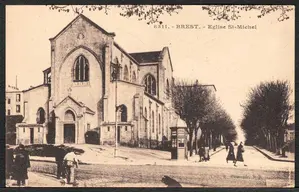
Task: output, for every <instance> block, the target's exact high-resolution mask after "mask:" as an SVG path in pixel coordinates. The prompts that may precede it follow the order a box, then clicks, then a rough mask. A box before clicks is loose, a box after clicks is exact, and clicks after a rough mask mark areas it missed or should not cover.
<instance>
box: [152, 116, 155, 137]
mask: <svg viewBox="0 0 299 192" xmlns="http://www.w3.org/2000/svg"><path fill="white" fill-rule="evenodd" d="M152 120H153V124H152V126H153V128H152V131H153V133H155V113H154V111H152Z"/></svg>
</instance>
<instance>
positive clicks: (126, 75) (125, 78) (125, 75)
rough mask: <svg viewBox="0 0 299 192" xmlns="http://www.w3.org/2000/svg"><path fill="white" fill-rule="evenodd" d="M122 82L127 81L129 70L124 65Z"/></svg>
mask: <svg viewBox="0 0 299 192" xmlns="http://www.w3.org/2000/svg"><path fill="white" fill-rule="evenodd" d="M124 80H125V81H129V70H128V67H127V66H126V65H125V69H124Z"/></svg>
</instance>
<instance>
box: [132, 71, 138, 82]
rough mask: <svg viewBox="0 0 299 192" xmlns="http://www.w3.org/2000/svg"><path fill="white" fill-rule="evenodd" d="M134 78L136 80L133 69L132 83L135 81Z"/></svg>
mask: <svg viewBox="0 0 299 192" xmlns="http://www.w3.org/2000/svg"><path fill="white" fill-rule="evenodd" d="M136 80H137V78H136V73H135V71H133V75H132V82H133V83H136Z"/></svg>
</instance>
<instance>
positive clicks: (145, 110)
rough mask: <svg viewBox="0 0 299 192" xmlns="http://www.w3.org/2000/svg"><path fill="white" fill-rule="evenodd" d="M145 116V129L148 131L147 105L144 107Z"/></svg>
mask: <svg viewBox="0 0 299 192" xmlns="http://www.w3.org/2000/svg"><path fill="white" fill-rule="evenodd" d="M144 117H145V118H146V119H145V121H144V131H145V132H146V131H147V109H146V107H145V108H144Z"/></svg>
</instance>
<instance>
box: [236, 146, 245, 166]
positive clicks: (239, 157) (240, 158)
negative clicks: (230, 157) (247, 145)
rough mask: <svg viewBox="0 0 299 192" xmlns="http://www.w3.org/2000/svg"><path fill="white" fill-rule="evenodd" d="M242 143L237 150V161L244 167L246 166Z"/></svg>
mask: <svg viewBox="0 0 299 192" xmlns="http://www.w3.org/2000/svg"><path fill="white" fill-rule="evenodd" d="M244 151H245V150H244V146H243V142H241V143H240V145H239V146H238V150H237V161H240V162H243V164H244V166H247V165H246V164H245V162H244V158H243V153H244Z"/></svg>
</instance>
